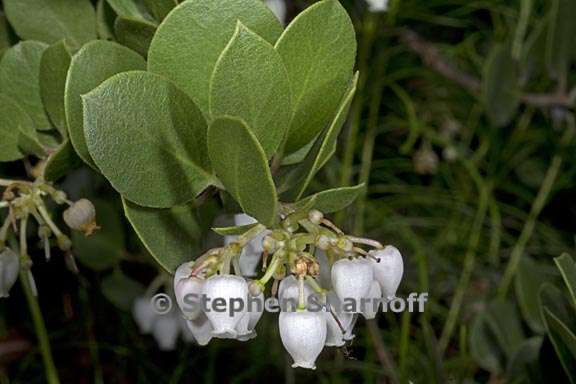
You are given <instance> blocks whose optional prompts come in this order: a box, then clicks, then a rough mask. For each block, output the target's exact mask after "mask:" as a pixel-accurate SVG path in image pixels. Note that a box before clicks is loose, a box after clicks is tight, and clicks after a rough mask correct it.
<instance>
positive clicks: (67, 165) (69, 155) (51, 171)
mask: <svg viewBox="0 0 576 384" xmlns="http://www.w3.org/2000/svg"><path fill="white" fill-rule="evenodd" d="M81 165H82V160H81V159H80V158H79V157H78V155H77V154H76V152H75V151H74V147H72V144H71V143H70V141H69V140H68V139H66V140H65V141H64V142H63V143H62V144H61V145H60V147H58V149H57V150H56V151H55V152H54V153H52V154H50V156H49V157H48V160H47V161H46V165H45V166H44V179H45V180H46V181H49V182H54V181H57V180H58V179H60V178H62V177H64V176H66V175H67V174H68V173H69V172H70V171H72V170H74V169H76V168H79V167H80V166H81Z"/></svg>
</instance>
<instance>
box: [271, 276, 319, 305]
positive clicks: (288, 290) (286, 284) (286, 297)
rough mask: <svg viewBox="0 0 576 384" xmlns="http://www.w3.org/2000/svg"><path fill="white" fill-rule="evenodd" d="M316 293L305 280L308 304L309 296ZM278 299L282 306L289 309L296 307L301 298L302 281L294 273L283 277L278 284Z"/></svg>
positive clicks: (305, 296)
mask: <svg viewBox="0 0 576 384" xmlns="http://www.w3.org/2000/svg"><path fill="white" fill-rule="evenodd" d="M313 294H314V290H313V289H312V287H310V285H309V284H308V283H306V282H304V303H305V304H308V298H309V297H310V296H311V295H313ZM278 299H279V300H280V306H281V307H282V308H287V309H295V307H296V306H298V304H299V300H300V282H299V281H298V279H297V278H296V277H295V276H294V275H290V276H287V277H285V278H283V279H282V281H281V282H280V285H279V286H278ZM292 307H294V308H292Z"/></svg>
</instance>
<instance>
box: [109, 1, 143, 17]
mask: <svg viewBox="0 0 576 384" xmlns="http://www.w3.org/2000/svg"><path fill="white" fill-rule="evenodd" d="M106 1H108V4H109V5H110V7H111V8H112V9H113V10H114V12H116V14H117V15H118V16H121V17H134V18H140V19H144V17H145V16H144V14H143V12H142V10H141V9H140V7H139V6H138V4H137V3H136V2H135V1H134V0H106Z"/></svg>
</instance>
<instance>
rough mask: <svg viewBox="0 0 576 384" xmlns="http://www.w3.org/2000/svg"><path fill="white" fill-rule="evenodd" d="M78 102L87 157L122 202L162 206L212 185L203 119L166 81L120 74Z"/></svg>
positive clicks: (145, 74) (189, 197)
mask: <svg viewBox="0 0 576 384" xmlns="http://www.w3.org/2000/svg"><path fill="white" fill-rule="evenodd" d="M83 100H84V112H85V119H84V129H85V133H86V139H87V144H88V148H89V150H90V155H91V156H92V158H93V159H94V161H95V162H96V165H97V166H98V168H99V169H100V170H101V172H102V174H104V176H105V177H106V178H107V179H108V180H109V181H110V183H111V184H112V186H113V187H114V188H115V189H116V190H117V191H118V192H120V194H122V195H123V196H124V197H126V198H127V199H128V200H130V201H133V202H135V203H137V204H139V205H142V206H148V207H154V208H168V207H171V206H174V205H178V204H183V203H185V202H188V201H190V200H192V199H193V198H194V197H195V196H196V195H198V194H199V193H200V192H202V191H203V190H204V189H205V188H206V187H208V186H209V185H210V184H211V183H212V181H213V177H212V175H211V174H210V173H209V161H208V155H207V153H206V131H207V126H206V122H205V120H204V118H203V116H202V114H201V113H200V111H199V110H198V108H196V106H195V105H194V103H193V102H192V100H190V98H189V97H188V96H186V94H185V93H184V92H182V91H181V90H180V89H178V88H177V87H176V86H175V85H173V84H172V83H171V82H169V81H167V80H166V79H164V78H162V77H161V76H158V75H155V74H152V73H148V72H144V71H131V72H126V73H121V74H118V75H116V76H114V77H112V78H110V79H109V80H107V81H106V82H104V83H103V84H102V85H100V86H99V87H98V88H96V89H95V90H93V91H92V92H90V93H89V94H87V95H85V96H83Z"/></svg>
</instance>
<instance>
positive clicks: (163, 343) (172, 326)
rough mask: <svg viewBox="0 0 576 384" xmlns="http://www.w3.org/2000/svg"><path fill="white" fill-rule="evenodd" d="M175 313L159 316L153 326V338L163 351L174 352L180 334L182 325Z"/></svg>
mask: <svg viewBox="0 0 576 384" xmlns="http://www.w3.org/2000/svg"><path fill="white" fill-rule="evenodd" d="M179 321H180V320H179V319H178V316H177V315H176V313H175V312H174V311H172V312H170V313H167V314H165V315H159V316H158V317H157V319H156V321H155V322H154V325H153V326H152V336H154V339H155V340H156V343H157V344H158V348H159V349H160V350H161V351H173V350H174V349H175V348H176V343H177V342H178V335H179V334H180V323H179Z"/></svg>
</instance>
